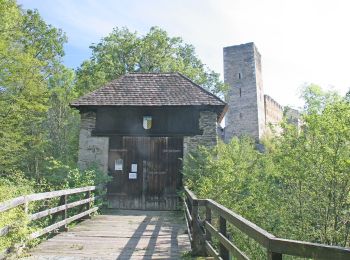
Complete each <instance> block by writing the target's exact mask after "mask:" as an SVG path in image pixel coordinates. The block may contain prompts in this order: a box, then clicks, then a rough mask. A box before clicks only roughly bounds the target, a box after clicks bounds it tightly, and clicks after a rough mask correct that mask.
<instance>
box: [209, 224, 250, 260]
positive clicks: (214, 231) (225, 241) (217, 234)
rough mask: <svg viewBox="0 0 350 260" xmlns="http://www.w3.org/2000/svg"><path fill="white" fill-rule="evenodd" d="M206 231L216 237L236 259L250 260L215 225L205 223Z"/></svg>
mask: <svg viewBox="0 0 350 260" xmlns="http://www.w3.org/2000/svg"><path fill="white" fill-rule="evenodd" d="M205 228H206V230H207V231H208V232H209V233H210V234H211V235H212V236H214V237H216V238H217V239H218V240H219V241H220V243H221V244H222V245H223V246H225V247H226V248H227V250H229V251H230V253H231V254H232V256H234V257H236V258H237V259H238V260H249V258H248V257H247V256H246V255H245V254H244V253H243V252H242V251H241V250H240V249H239V248H238V247H237V246H235V245H234V244H233V243H232V242H231V241H230V240H228V239H227V238H226V237H225V236H223V235H222V234H221V233H220V232H219V231H218V230H217V229H216V228H215V227H214V226H213V225H211V224H210V223H209V222H207V221H205Z"/></svg>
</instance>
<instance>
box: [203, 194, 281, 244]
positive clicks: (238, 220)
mask: <svg viewBox="0 0 350 260" xmlns="http://www.w3.org/2000/svg"><path fill="white" fill-rule="evenodd" d="M207 201H208V206H209V207H210V208H211V209H212V210H214V211H216V212H217V213H218V214H219V215H220V216H222V217H223V218H225V219H226V220H227V221H229V222H230V223H231V224H232V225H234V226H235V227H236V228H238V229H239V230H241V231H242V232H243V233H245V234H246V235H248V236H249V237H250V238H252V239H254V240H255V241H257V242H258V243H259V244H261V245H263V246H264V247H266V248H268V247H269V245H270V239H272V238H275V236H274V235H272V234H270V233H269V232H267V231H266V230H264V229H262V228H261V227H258V226H257V225H255V224H254V223H252V222H250V221H249V220H247V219H245V218H243V217H242V216H240V215H238V214H236V213H234V212H233V211H231V210H229V209H228V208H226V207H224V206H222V205H220V204H219V203H217V202H215V201H213V200H210V199H209V200H207Z"/></svg>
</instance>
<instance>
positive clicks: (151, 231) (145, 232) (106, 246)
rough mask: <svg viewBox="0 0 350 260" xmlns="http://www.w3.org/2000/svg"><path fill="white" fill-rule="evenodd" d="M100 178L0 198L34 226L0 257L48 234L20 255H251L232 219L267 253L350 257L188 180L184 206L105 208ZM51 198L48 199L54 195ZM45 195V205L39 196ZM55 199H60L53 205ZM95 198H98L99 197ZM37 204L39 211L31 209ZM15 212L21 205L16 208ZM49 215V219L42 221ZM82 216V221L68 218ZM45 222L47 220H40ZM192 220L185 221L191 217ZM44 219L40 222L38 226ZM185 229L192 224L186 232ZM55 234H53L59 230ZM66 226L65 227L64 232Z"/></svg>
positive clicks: (1, 231)
mask: <svg viewBox="0 0 350 260" xmlns="http://www.w3.org/2000/svg"><path fill="white" fill-rule="evenodd" d="M96 192H97V189H96V187H95V186H89V187H83V188H78V189H68V190H60V191H53V192H46V193H38V194H31V195H26V196H22V197H18V198H15V199H13V200H10V201H6V202H4V203H2V204H0V214H1V213H4V212H5V211H10V210H15V209H21V208H22V209H23V210H20V211H22V213H23V214H24V215H27V216H28V219H29V221H30V223H29V225H30V224H31V223H34V224H35V222H39V224H40V225H39V226H38V225H37V226H34V227H36V230H35V231H34V232H32V233H30V234H29V235H28V239H23V241H21V243H17V244H16V245H12V246H11V247H9V248H8V249H6V250H5V251H4V252H2V253H0V259H1V258H6V257H7V256H9V255H11V254H12V255H13V254H14V253H16V252H18V251H20V250H19V249H20V248H21V247H23V246H24V244H25V243H27V242H28V240H33V239H37V238H39V237H43V236H46V239H45V240H43V241H42V242H41V243H40V244H39V245H38V246H36V247H34V248H31V249H30V250H29V252H28V253H26V254H25V255H23V256H22V257H23V258H26V259H120V260H122V259H144V260H146V259H181V258H182V256H184V255H188V252H189V251H190V250H191V252H192V254H193V255H201V256H211V258H214V259H223V260H227V259H230V256H232V257H233V258H232V259H249V257H248V254H247V253H249V252H243V251H242V250H241V249H239V248H238V246H237V245H235V243H234V239H232V238H231V237H230V236H229V235H228V225H231V226H232V227H234V228H236V229H238V230H240V232H242V233H243V234H245V235H246V236H247V237H249V238H250V239H252V240H254V241H256V242H257V243H258V244H259V245H260V246H261V247H262V248H264V249H265V252H266V258H267V259H271V260H280V259H282V256H283V255H290V256H297V257H302V258H313V259H340V260H343V259H344V260H345V259H350V248H341V247H336V246H327V245H321V244H315V243H308V242H302V241H295V240H287V239H281V238H277V237H275V236H273V235H272V234H270V233H268V232H267V231H265V230H263V229H261V228H260V227H258V226H256V225H255V224H253V223H251V222H249V221H248V220H246V219H244V218H243V217H241V216H239V215H237V214H236V213H234V212H232V211H230V210H229V209H227V208H225V207H224V206H222V205H220V204H218V203H216V202H215V201H213V200H210V199H198V198H197V197H196V196H195V195H194V194H193V193H192V192H191V191H190V190H188V189H187V188H185V199H184V211H185V218H184V217H183V215H182V214H181V212H180V211H136V210H115V211H106V212H104V213H103V214H102V215H95V216H93V217H90V215H91V214H92V213H94V212H96V211H97V210H98V207H97V206H93V205H94V202H95V201H96V200H97V199H98V198H99V197H98V196H97V195H96V194H95V193H96ZM50 201H51V203H50ZM37 202H40V206H38V205H36V206H35V205H34V206H31V204H35V203H37ZM53 203H58V205H57V206H55V207H52V206H51V205H53ZM95 205H96V204H95ZM33 210H36V211H37V212H35V213H30V212H31V211H33ZM17 213H18V211H17ZM45 218H46V219H47V221H43V220H45ZM74 221H80V222H79V224H77V225H73V226H72V225H71V226H69V227H68V225H69V224H70V223H72V222H74ZM44 223H50V224H48V226H46V225H45V226H43V225H44ZM185 223H186V224H187V225H186V224H185ZM16 225H18V223H17V224H16V223H14V224H12V225H7V226H4V227H0V238H1V237H3V236H11V234H12V233H14V232H15V231H16ZM38 227H40V228H38ZM186 230H187V232H186ZM57 231H60V232H58V234H56V235H52V234H54V233H57ZM67 231H68V232H67Z"/></svg>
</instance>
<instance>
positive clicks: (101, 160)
mask: <svg viewBox="0 0 350 260" xmlns="http://www.w3.org/2000/svg"><path fill="white" fill-rule="evenodd" d="M71 106H72V107H75V108H76V109H78V110H79V111H80V114H81V131H80V140H79V165H80V167H81V168H86V167H88V166H89V165H90V164H91V163H92V162H94V163H97V164H98V166H99V167H100V168H101V170H102V171H103V172H105V173H106V174H109V175H110V176H112V178H113V179H112V181H111V182H110V183H109V185H108V203H109V207H111V208H119V209H150V210H173V209H176V208H177V207H178V194H177V191H178V190H179V189H180V188H181V186H182V177H181V167H182V158H183V156H184V154H186V153H188V152H189V151H191V150H192V149H195V148H196V147H197V146H198V145H206V146H212V145H215V144H216V142H217V133H216V129H217V122H219V121H220V120H221V119H222V118H223V116H224V113H225V110H226V104H225V102H223V101H222V100H221V99H219V98H218V97H216V96H215V95H213V94H211V93H209V92H208V91H206V90H205V89H203V88H202V87H200V86H199V85H197V84H195V83H194V82H193V81H191V80H190V79H188V78H187V77H185V76H183V75H181V74H179V73H132V74H126V75H124V76H122V77H120V78H118V79H116V80H114V81H112V82H110V83H108V84H106V85H105V86H103V87H101V88H100V89H98V90H96V91H94V92H91V93H89V94H87V95H85V96H83V97H81V98H79V99H78V100H76V101H74V102H72V103H71Z"/></svg>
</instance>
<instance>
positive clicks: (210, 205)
mask: <svg viewBox="0 0 350 260" xmlns="http://www.w3.org/2000/svg"><path fill="white" fill-rule="evenodd" d="M184 207H185V217H186V223H187V228H188V234H189V238H190V241H191V247H192V253H193V254H194V255H199V256H200V255H202V256H204V255H209V256H212V257H214V258H215V259H223V260H228V259H230V255H231V256H233V257H234V259H239V260H240V259H244V260H245V259H249V258H248V256H247V255H246V254H245V253H244V252H242V251H241V250H240V249H239V248H238V247H237V246H236V245H235V244H234V242H233V241H231V240H230V239H229V238H228V235H227V223H230V224H231V225H233V226H234V227H235V228H237V229H239V230H240V231H241V232H243V233H244V234H245V235H247V236H248V237H249V238H252V239H253V240H255V241H256V242H257V243H259V244H260V245H261V246H262V247H264V248H265V249H266V252H267V259H269V260H282V256H283V255H291V256H298V257H303V258H311V259H337V260H345V259H347V260H349V259H350V248H343V247H337V246H328V245H323V244H316V243H309V242H303V241H296V240H289V239H282V238H278V237H275V236H274V235H272V234H270V233H268V232H267V231H265V230H264V229H262V228H260V227H258V226H257V225H255V224H254V223H252V222H250V221H248V220H247V219H245V218H243V217H242V216H240V215H238V214H236V213H234V212H233V211H231V210H229V209H227V208H225V207H224V206H222V205H220V204H218V203H217V202H215V201H213V200H210V199H197V197H196V196H195V195H194V194H193V192H192V191H190V190H189V189H188V188H186V187H185V199H184ZM201 207H202V208H201ZM200 210H203V211H204V210H205V219H200V216H199V211H200ZM212 213H215V215H216V216H218V219H217V222H218V226H219V228H218V229H216V228H215V227H214V225H213V219H212ZM213 237H215V238H216V240H218V241H219V247H218V249H219V250H216V249H215V248H214V246H213V243H212V238H213Z"/></svg>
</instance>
